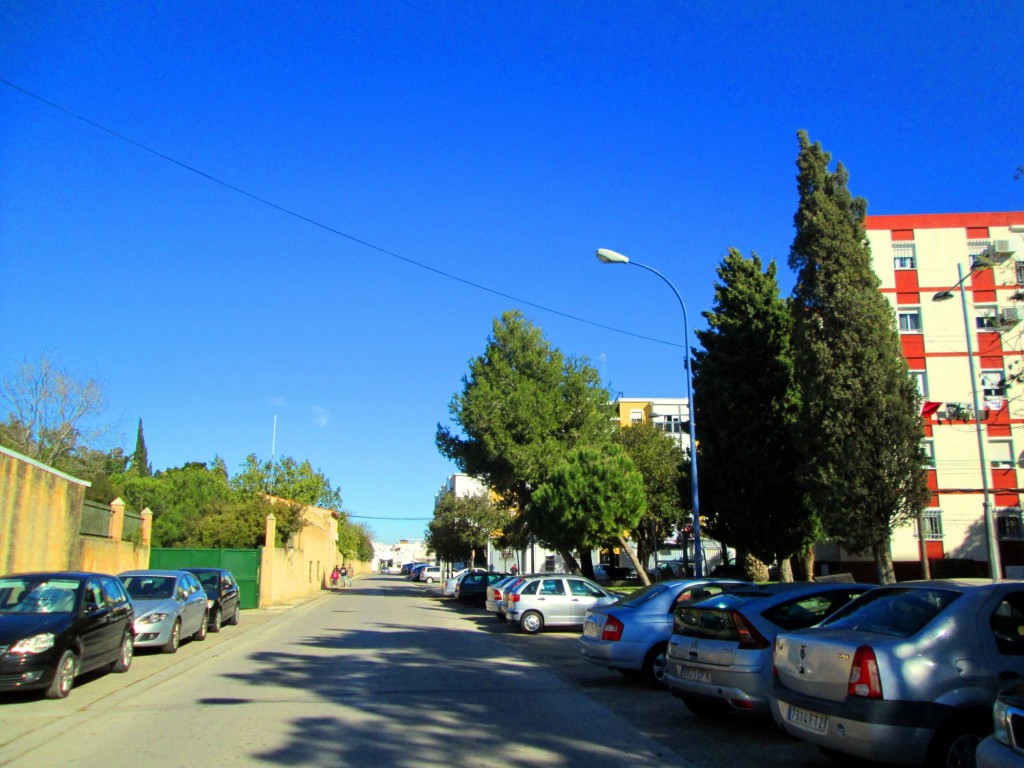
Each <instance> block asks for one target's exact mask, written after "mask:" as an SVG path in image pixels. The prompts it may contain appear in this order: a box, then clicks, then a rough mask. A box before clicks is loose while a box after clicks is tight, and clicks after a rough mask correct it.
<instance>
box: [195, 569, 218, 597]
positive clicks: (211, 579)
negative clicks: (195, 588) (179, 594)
mask: <svg viewBox="0 0 1024 768" xmlns="http://www.w3.org/2000/svg"><path fill="white" fill-rule="evenodd" d="M195 577H196V578H197V579H199V583H200V584H202V585H203V589H212V590H213V591H214V592H216V591H217V590H218V589H220V574H219V573H217V572H216V571H214V572H213V573H197V574H195Z"/></svg>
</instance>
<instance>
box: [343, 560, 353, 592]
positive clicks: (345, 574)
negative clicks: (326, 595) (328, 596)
mask: <svg viewBox="0 0 1024 768" xmlns="http://www.w3.org/2000/svg"><path fill="white" fill-rule="evenodd" d="M351 583H352V582H350V581H349V580H348V568H346V567H345V564H344V563H342V565H341V586H343V587H347V586H350V585H351Z"/></svg>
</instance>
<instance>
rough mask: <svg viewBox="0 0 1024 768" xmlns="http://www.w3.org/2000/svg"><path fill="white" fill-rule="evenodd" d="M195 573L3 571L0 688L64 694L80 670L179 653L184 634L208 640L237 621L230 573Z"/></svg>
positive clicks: (117, 668) (121, 666)
mask: <svg viewBox="0 0 1024 768" xmlns="http://www.w3.org/2000/svg"><path fill="white" fill-rule="evenodd" d="M190 571H191V572H190ZM190 571H155V570H141V571H126V572H125V573H122V574H119V575H118V576H116V577H115V576H111V575H108V574H102V573H88V572H72V571H59V572H58V571H54V572H41V573H24V574H12V575H9V576H2V577H0V690H3V691H12V690H30V689H42V690H43V693H44V695H45V696H46V697H47V698H51V699H62V698H64V697H66V696H67V695H68V694H69V693H70V692H71V689H72V687H73V686H74V681H75V678H76V677H77V676H78V675H81V674H84V673H86V672H91V671H94V670H100V669H107V670H109V671H111V672H119V673H123V672H127V671H128V670H129V669H130V668H131V666H132V661H133V658H134V653H135V648H137V647H139V648H144V647H155V648H159V649H160V650H162V651H164V652H166V653H176V652H177V650H178V647H179V646H180V644H181V641H182V640H183V639H184V638H188V637H191V638H193V639H195V640H200V641H201V640H205V639H206V633H207V631H214V632H217V631H220V627H221V624H222V622H226V623H232V624H237V623H238V618H239V594H238V584H237V583H236V582H235V580H234V577H233V576H232V575H231V572H230V571H226V570H223V569H215V568H196V569H190ZM225 617H226V618H225Z"/></svg>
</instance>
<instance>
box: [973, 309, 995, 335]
mask: <svg viewBox="0 0 1024 768" xmlns="http://www.w3.org/2000/svg"><path fill="white" fill-rule="evenodd" d="M998 317H999V312H998V310H997V309H996V308H995V307H975V308H974V325H975V327H976V328H977V329H978V330H979V331H994V330H996V326H997V325H998V323H997V322H996V320H997V318H998Z"/></svg>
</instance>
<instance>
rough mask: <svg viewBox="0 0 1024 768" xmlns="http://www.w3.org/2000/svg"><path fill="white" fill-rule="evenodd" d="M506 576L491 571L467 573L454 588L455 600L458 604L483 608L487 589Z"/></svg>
mask: <svg viewBox="0 0 1024 768" xmlns="http://www.w3.org/2000/svg"><path fill="white" fill-rule="evenodd" d="M508 575H509V574H507V573H497V572H493V571H473V572H470V573H467V574H466V575H465V576H463V577H462V581H460V582H459V585H458V586H457V587H456V588H455V599H456V600H458V601H459V602H460V603H472V604H473V605H476V606H479V607H480V608H483V607H484V603H485V602H486V600H487V588H488V587H489V586H491V585H492V584H495V583H497V582H499V581H501V580H502V579H503V578H505V577H506V576H508Z"/></svg>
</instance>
